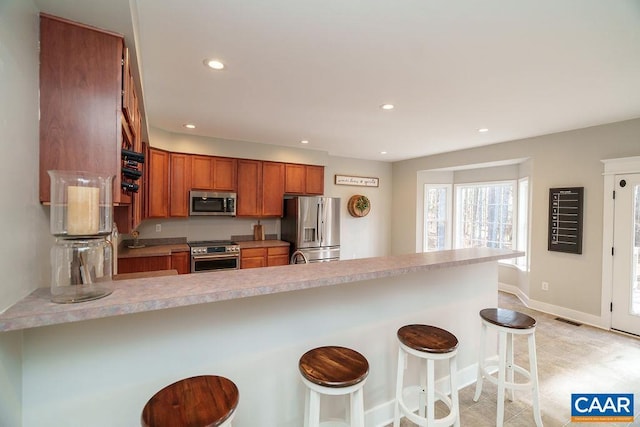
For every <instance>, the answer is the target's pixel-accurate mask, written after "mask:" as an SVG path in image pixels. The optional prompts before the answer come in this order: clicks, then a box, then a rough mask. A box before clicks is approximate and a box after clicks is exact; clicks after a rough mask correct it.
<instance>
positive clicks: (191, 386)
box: [142, 375, 239, 427]
mask: <svg viewBox="0 0 640 427" xmlns="http://www.w3.org/2000/svg"><path fill="white" fill-rule="evenodd" d="M238 399H239V394H238V388H237V387H236V385H235V384H234V383H233V382H232V381H231V380H229V379H227V378H224V377H219V376H214V375H202V376H197V377H191V378H186V379H183V380H180V381H177V382H175V383H173V384H171V385H168V386H166V387H165V388H163V389H162V390H160V391H159V392H157V393H156V394H154V395H153V397H152V398H151V399H149V401H148V402H147V404H146V405H145V406H144V409H143V410H142V425H143V426H144V427H160V426H167V427H169V426H170V427H178V426H185V427H186V426H189V427H214V426H220V425H222V424H223V423H224V422H225V421H226V420H228V419H229V418H230V417H231V416H232V415H233V412H234V411H235V409H236V407H237V406H238Z"/></svg>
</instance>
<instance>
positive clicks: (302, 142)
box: [300, 139, 309, 144]
mask: <svg viewBox="0 0 640 427" xmlns="http://www.w3.org/2000/svg"><path fill="white" fill-rule="evenodd" d="M308 143H309V141H307V140H306V139H303V140H302V141H300V144H308Z"/></svg>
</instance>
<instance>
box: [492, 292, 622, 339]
mask: <svg viewBox="0 0 640 427" xmlns="http://www.w3.org/2000/svg"><path fill="white" fill-rule="evenodd" d="M498 290H500V291H503V292H507V293H510V294H513V295H515V296H517V297H518V298H519V299H520V301H522V303H523V304H524V305H525V306H527V307H529V308H532V309H534V310H538V311H541V312H543V313H547V314H551V315H552V316H557V317H561V318H563V319H567V320H572V321H574V322H578V323H582V324H585V325H590V326H594V327H596V328H601V329H606V330H609V325H608V324H607V320H606V319H603V318H602V316H594V315H593V314H588V313H584V312H582V311H577V310H572V309H570V308H565V307H560V306H558V305H553V304H548V303H546V302H541V301H536V300H532V299H530V298H529V297H528V296H527V295H526V294H525V293H524V292H522V290H520V288H518V287H517V286H513V285H507V284H506V283H498Z"/></svg>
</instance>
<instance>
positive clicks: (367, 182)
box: [335, 174, 379, 187]
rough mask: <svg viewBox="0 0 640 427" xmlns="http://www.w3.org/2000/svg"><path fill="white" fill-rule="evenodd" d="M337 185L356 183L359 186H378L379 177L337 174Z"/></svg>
mask: <svg viewBox="0 0 640 427" xmlns="http://www.w3.org/2000/svg"><path fill="white" fill-rule="evenodd" d="M335 178H336V181H335V182H336V185H356V186H359V187H377V186H378V185H379V179H378V178H374V177H368V176H352V175H337V174H336V176H335Z"/></svg>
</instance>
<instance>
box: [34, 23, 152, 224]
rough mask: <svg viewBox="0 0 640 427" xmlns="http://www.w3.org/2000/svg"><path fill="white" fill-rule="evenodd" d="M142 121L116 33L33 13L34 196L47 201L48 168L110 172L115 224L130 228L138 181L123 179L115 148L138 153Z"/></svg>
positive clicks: (138, 205)
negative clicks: (36, 65)
mask: <svg viewBox="0 0 640 427" xmlns="http://www.w3.org/2000/svg"><path fill="white" fill-rule="evenodd" d="M141 122H142V119H141V115H140V108H139V100H138V96H137V94H136V91H135V85H134V79H133V74H132V71H131V68H130V64H129V55H128V51H127V49H126V47H125V44H124V38H123V37H122V35H120V34H116V33H112V32H109V31H104V30H99V29H96V28H94V27H89V26H87V25H83V24H80V23H77V22H72V21H69V20H67V19H63V18H58V17H55V16H51V15H47V14H44V13H42V14H40V194H39V195H40V201H41V202H42V203H48V202H50V201H51V195H50V186H51V185H50V182H49V176H48V174H47V171H48V170H83V171H88V172H93V173H98V174H104V175H112V176H114V177H115V178H114V180H113V189H114V191H113V203H114V219H115V221H116V222H117V223H118V228H119V230H120V231H121V232H124V233H127V232H129V231H130V230H131V229H132V228H133V227H136V226H137V225H138V223H139V222H140V221H141V219H142V215H141V212H142V202H143V200H142V199H143V198H142V190H141V188H142V187H143V183H142V179H141V178H139V179H138V180H137V181H135V182H134V181H132V180H129V179H128V178H124V177H123V173H122V167H123V165H124V164H123V159H122V157H121V150H122V149H123V148H124V149H127V150H131V151H136V152H141V151H142V135H141V129H142V125H141ZM129 167H132V166H129ZM139 170H141V168H140V169H139ZM125 181H129V182H130V183H133V184H136V185H137V186H138V187H139V188H140V190H139V191H138V193H135V192H133V193H132V192H130V191H125V190H123V189H122V187H121V184H122V183H123V182H125Z"/></svg>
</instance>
